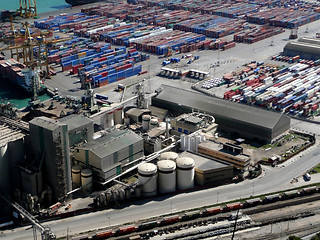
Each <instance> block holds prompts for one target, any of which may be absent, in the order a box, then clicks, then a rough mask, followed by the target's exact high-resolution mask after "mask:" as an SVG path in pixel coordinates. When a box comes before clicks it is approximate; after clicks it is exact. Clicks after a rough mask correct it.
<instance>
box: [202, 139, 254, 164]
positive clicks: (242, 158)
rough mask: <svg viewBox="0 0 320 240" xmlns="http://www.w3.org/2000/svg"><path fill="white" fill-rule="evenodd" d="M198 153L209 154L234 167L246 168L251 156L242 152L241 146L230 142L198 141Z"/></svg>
mask: <svg viewBox="0 0 320 240" xmlns="http://www.w3.org/2000/svg"><path fill="white" fill-rule="evenodd" d="M198 153H200V154H204V155H207V156H210V157H212V158H214V159H217V160H219V161H222V162H225V163H228V164H231V165H232V166H233V167H235V168H236V169H240V170H248V167H249V166H250V162H251V157H250V156H249V155H246V154H243V148H242V147H240V146H238V145H234V144H230V143H225V144H219V143H215V142H213V141H206V142H202V143H199V145H198Z"/></svg>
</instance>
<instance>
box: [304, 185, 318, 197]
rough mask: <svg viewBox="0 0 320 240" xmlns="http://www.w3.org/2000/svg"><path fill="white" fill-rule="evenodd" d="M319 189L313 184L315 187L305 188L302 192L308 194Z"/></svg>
mask: <svg viewBox="0 0 320 240" xmlns="http://www.w3.org/2000/svg"><path fill="white" fill-rule="evenodd" d="M317 191H318V187H317V186H313V187H308V188H303V189H302V191H301V194H303V195H308V194H312V193H316V192H317Z"/></svg>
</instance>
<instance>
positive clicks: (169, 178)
mask: <svg viewBox="0 0 320 240" xmlns="http://www.w3.org/2000/svg"><path fill="white" fill-rule="evenodd" d="M158 175H159V177H158V189H159V192H160V193H170V192H174V191H175V190H176V163H175V162H174V161H172V160H161V161H159V162H158Z"/></svg>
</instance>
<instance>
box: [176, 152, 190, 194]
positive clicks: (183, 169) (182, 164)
mask: <svg viewBox="0 0 320 240" xmlns="http://www.w3.org/2000/svg"><path fill="white" fill-rule="evenodd" d="M176 162H177V188H178V189H179V190H184V189H189V188H193V187H194V165H195V163H194V160H193V159H192V158H189V157H181V158H178V159H177V161H176Z"/></svg>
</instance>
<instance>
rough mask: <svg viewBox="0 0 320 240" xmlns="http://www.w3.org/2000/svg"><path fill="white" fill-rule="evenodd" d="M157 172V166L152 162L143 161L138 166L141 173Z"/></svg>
mask: <svg viewBox="0 0 320 240" xmlns="http://www.w3.org/2000/svg"><path fill="white" fill-rule="evenodd" d="M156 172H157V166H156V165H154V164H153V163H143V164H141V165H139V167H138V173H141V174H154V173H156Z"/></svg>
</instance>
